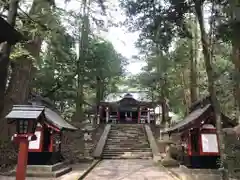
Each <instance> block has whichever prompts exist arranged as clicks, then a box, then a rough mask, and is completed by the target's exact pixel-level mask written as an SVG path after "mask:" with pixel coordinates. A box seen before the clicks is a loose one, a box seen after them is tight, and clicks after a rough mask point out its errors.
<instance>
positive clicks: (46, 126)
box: [6, 95, 77, 165]
mask: <svg viewBox="0 0 240 180" xmlns="http://www.w3.org/2000/svg"><path fill="white" fill-rule="evenodd" d="M50 106H51V104H50V102H48V101H47V100H46V99H44V98H42V97H40V96H36V95H34V97H32V98H31V100H29V103H28V105H15V106H14V107H13V108H12V111H11V112H10V113H9V114H8V115H7V117H6V118H7V119H8V120H9V123H10V124H11V119H21V118H22V119H38V120H39V123H38V124H37V127H36V131H35V135H36V136H37V139H36V140H35V141H30V142H29V150H28V152H29V153H28V164H29V165H44V164H55V163H58V162H60V161H62V160H63V157H62V155H61V142H62V135H63V132H64V131H75V130H77V128H75V127H74V126H72V125H71V124H69V123H68V122H66V121H65V120H64V119H63V118H62V117H61V115H60V113H59V112H58V111H57V110H56V109H54V108H53V106H52V107H50ZM22 126H24V124H23V125H22Z"/></svg>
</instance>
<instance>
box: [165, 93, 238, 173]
mask: <svg viewBox="0 0 240 180" xmlns="http://www.w3.org/2000/svg"><path fill="white" fill-rule="evenodd" d="M221 119H222V127H223V128H232V127H234V126H236V122H234V121H233V120H231V119H230V118H228V117H227V116H225V115H224V114H223V113H222V114H221ZM162 134H168V135H169V137H170V138H171V137H176V138H178V140H179V141H180V142H181V145H182V154H183V157H182V163H183V164H184V165H186V166H188V167H192V168H218V165H219V163H218V161H219V158H220V153H219V141H218V137H217V131H216V118H215V114H214V109H213V106H212V104H211V99H210V97H209V96H208V97H206V98H204V99H202V100H200V101H197V102H196V103H194V104H192V106H191V107H190V113H189V114H188V115H187V116H186V117H185V118H184V119H183V120H181V121H179V122H178V123H176V124H175V125H173V126H171V127H170V128H168V129H166V130H164V131H162Z"/></svg>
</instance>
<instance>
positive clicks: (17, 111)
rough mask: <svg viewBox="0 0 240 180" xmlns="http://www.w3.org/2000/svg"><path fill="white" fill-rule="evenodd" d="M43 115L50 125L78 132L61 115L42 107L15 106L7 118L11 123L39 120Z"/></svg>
mask: <svg viewBox="0 0 240 180" xmlns="http://www.w3.org/2000/svg"><path fill="white" fill-rule="evenodd" d="M41 115H43V116H44V117H45V120H44V121H45V122H46V123H50V124H51V125H53V126H55V127H57V128H58V129H59V130H69V131H73V130H77V128H75V127H74V126H72V125H71V124H69V123H68V122H67V121H65V120H64V119H63V118H62V117H61V115H60V114H59V113H57V112H55V111H53V110H51V109H49V108H47V107H44V106H42V105H14V106H13V108H12V110H11V112H10V113H9V114H8V115H7V116H6V118H7V119H8V120H9V123H11V122H12V120H14V119H38V118H39V117H40V116H41Z"/></svg>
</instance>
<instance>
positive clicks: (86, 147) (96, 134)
mask: <svg viewBox="0 0 240 180" xmlns="http://www.w3.org/2000/svg"><path fill="white" fill-rule="evenodd" d="M73 125H74V126H75V127H77V128H79V130H77V131H75V132H65V133H64V136H63V138H62V154H63V157H64V158H65V159H66V160H69V161H70V162H72V163H75V162H79V161H83V160H86V159H89V158H91V155H92V152H93V150H94V148H95V147H96V144H97V142H98V140H99V138H100V137H101V135H102V132H103V130H104V127H105V125H99V126H97V127H95V128H92V130H91V131H90V139H88V140H87V141H84V132H83V131H82V129H83V127H81V125H78V124H73ZM84 128H85V127H84Z"/></svg>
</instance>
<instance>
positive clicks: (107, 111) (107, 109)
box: [106, 107, 109, 123]
mask: <svg viewBox="0 0 240 180" xmlns="http://www.w3.org/2000/svg"><path fill="white" fill-rule="evenodd" d="M108 121H109V108H108V107H106V123H108Z"/></svg>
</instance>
